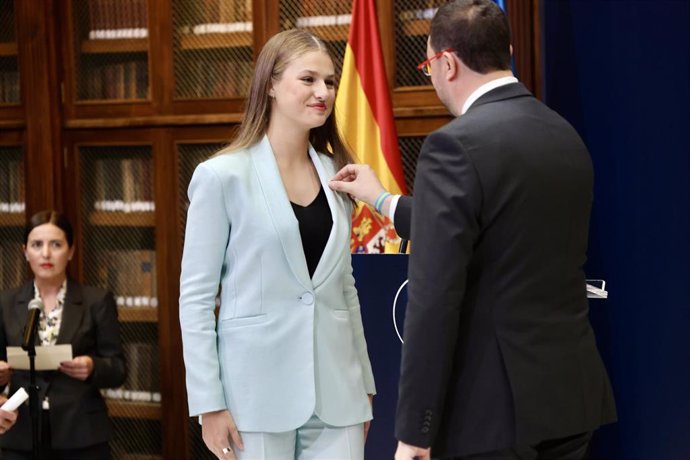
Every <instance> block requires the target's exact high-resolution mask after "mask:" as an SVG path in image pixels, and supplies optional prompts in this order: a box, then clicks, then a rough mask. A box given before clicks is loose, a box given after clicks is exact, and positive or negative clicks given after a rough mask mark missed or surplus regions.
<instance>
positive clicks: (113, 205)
mask: <svg viewBox="0 0 690 460" xmlns="http://www.w3.org/2000/svg"><path fill="white" fill-rule="evenodd" d="M93 209H95V210H96V211H101V212H124V213H125V214H129V213H134V212H153V211H155V210H156V203H154V202H153V201H132V202H127V201H124V200H98V201H94V202H93Z"/></svg>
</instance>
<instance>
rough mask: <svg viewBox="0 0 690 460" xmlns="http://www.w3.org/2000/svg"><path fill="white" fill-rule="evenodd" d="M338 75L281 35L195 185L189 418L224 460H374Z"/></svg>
mask: <svg viewBox="0 0 690 460" xmlns="http://www.w3.org/2000/svg"><path fill="white" fill-rule="evenodd" d="M335 78H336V77H335V71H334V66H333V60H332V58H331V56H330V54H329V53H328V51H327V49H326V46H325V45H324V43H323V42H322V41H321V40H320V39H318V38H317V37H315V36H313V35H311V34H309V33H307V32H304V31H300V30H289V31H285V32H281V33H279V34H277V35H276V36H274V37H273V38H271V39H270V40H269V41H268V42H267V43H266V45H265V47H264V49H263V50H262V51H261V54H260V55H259V57H258V60H257V63H256V69H255V74H254V77H253V80H252V84H251V89H250V96H249V100H248V102H247V108H246V112H245V118H244V121H243V123H242V125H241V127H240V130H239V133H238V136H237V138H236V139H235V141H234V142H233V143H232V144H231V145H230V146H229V147H228V148H227V149H224V150H223V151H221V152H219V154H217V155H216V156H214V157H213V158H211V159H210V160H208V161H205V162H204V163H202V164H200V165H199V166H198V167H197V169H196V171H195V172H194V176H193V178H192V181H191V183H190V186H189V197H190V202H191V203H190V207H189V211H188V215H187V229H186V233H185V245H184V255H183V258H182V275H181V280H180V324H181V328H182V338H183V345H184V361H185V366H186V371H187V393H188V399H189V401H188V402H189V412H190V415H191V416H196V415H201V423H202V432H203V438H204V442H205V443H206V445H207V447H208V448H209V449H210V450H211V451H212V452H213V453H214V454H215V455H216V456H217V457H218V458H221V459H234V458H237V459H239V460H245V459H271V460H282V459H286V460H287V459H300V460H306V459H329V460H338V459H345V460H353V459H362V458H363V452H364V439H365V436H366V430H367V429H368V424H369V421H370V420H371V418H372V411H371V397H372V396H373V394H374V393H375V387H374V378H373V374H372V370H371V364H370V362H369V357H368V354H367V347H366V342H365V340H364V332H363V328H362V319H361V315H360V307H359V301H358V298H357V291H356V289H355V285H354V279H353V277H352V266H351V259H350V253H349V241H350V227H351V212H352V208H351V206H352V203H351V201H350V199H349V198H348V197H347V196H346V195H341V194H337V193H334V192H332V191H331V190H330V189H329V187H328V179H329V178H330V177H332V176H333V175H334V174H335V172H336V171H337V170H338V169H340V167H342V166H344V165H345V164H347V163H349V162H351V157H350V155H349V153H348V152H347V150H346V149H345V147H344V146H343V143H342V141H341V139H340V137H339V136H338V133H337V129H336V122H335V115H334V113H333V104H334V101H335ZM219 284H220V286H221V290H220V298H221V302H220V311H219V314H218V318H217V320H216V318H215V316H214V308H215V298H216V295H217V293H218V286H219Z"/></svg>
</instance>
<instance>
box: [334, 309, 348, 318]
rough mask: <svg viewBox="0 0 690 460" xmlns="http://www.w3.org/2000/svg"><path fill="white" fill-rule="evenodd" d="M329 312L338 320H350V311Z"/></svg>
mask: <svg viewBox="0 0 690 460" xmlns="http://www.w3.org/2000/svg"><path fill="white" fill-rule="evenodd" d="M331 312H332V313H333V316H335V317H336V318H338V319H350V310H331Z"/></svg>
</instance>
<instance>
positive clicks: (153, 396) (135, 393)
mask: <svg viewBox="0 0 690 460" xmlns="http://www.w3.org/2000/svg"><path fill="white" fill-rule="evenodd" d="M101 394H102V395H103V397H104V398H107V399H113V400H117V401H132V402H152V403H159V402H161V394H160V393H159V392H157V391H140V390H129V389H127V388H125V387H120V388H108V389H106V390H103V392H102V393H101Z"/></svg>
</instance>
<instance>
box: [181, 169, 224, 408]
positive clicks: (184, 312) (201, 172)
mask: <svg viewBox="0 0 690 460" xmlns="http://www.w3.org/2000/svg"><path fill="white" fill-rule="evenodd" d="M224 196H225V195H224V191H223V184H222V183H221V180H220V178H219V177H218V176H217V175H216V173H215V171H213V170H212V169H211V168H210V167H209V166H208V165H206V164H204V163H202V164H201V165H199V166H198V167H197V169H196V170H195V171H194V175H193V177H192V180H191V182H190V185H189V200H190V205H189V210H188V212H187V227H186V231H185V240H184V252H183V255H182V272H181V275H180V327H181V330H182V344H183V354H184V363H185V369H186V379H187V396H188V403H189V414H190V416H194V415H199V414H203V413H206V412H212V411H217V410H221V409H226V408H227V405H226V402H225V396H224V392H223V385H222V383H221V379H220V364H219V361H218V349H217V347H216V329H215V326H216V318H215V315H214V310H215V305H216V294H217V292H218V285H219V283H220V277H221V270H222V269H223V260H224V256H225V252H226V246H227V243H228V238H229V236H230V221H229V218H228V215H227V212H226V206H225V198H224Z"/></svg>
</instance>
